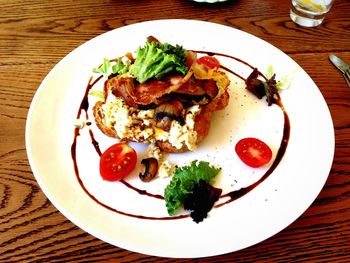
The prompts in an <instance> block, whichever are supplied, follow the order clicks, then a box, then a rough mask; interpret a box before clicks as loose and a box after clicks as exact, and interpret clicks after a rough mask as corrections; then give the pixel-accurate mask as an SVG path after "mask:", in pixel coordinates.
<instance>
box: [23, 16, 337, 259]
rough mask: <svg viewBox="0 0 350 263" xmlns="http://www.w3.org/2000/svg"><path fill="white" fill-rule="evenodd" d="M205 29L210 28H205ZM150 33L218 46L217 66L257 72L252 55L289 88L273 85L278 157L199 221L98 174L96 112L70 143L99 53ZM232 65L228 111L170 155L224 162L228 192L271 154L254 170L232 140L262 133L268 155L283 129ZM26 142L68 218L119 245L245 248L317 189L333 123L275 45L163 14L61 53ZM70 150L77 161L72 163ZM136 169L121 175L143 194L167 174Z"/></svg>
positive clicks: (198, 252)
mask: <svg viewBox="0 0 350 263" xmlns="http://www.w3.org/2000/svg"><path fill="white" fill-rule="evenodd" d="M203 28H205V29H206V34H203V33H202V32H203V30H202V29H203ZM173 32H177V34H174V33H173ZM150 35H152V36H155V37H156V38H158V39H159V40H160V41H162V42H168V43H171V44H179V45H182V46H183V47H184V48H186V49H189V50H197V51H207V52H210V54H213V53H216V54H217V55H216V56H217V58H218V59H219V60H220V62H221V64H222V65H223V66H225V67H226V68H228V69H230V70H231V72H235V73H236V74H237V75H239V76H242V77H243V78H246V77H247V76H248V75H249V74H250V73H251V71H252V68H251V67H249V66H247V64H249V65H251V66H252V67H256V68H258V69H259V70H260V71H261V72H263V73H264V72H267V71H271V70H272V71H273V72H274V73H275V74H276V79H277V80H281V81H282V80H287V82H286V83H287V84H286V85H285V87H287V88H286V89H284V90H282V91H280V95H281V99H282V102H283V104H284V107H285V110H286V112H287V114H288V116H289V119H290V125H291V130H290V138H289V143H288V147H287V149H286V152H285V154H284V156H283V158H282V160H281V162H280V163H279V165H278V166H277V167H276V169H274V171H273V172H272V173H271V174H270V175H269V177H268V178H267V179H266V180H264V181H263V182H262V183H261V184H259V185H258V187H256V188H255V189H254V190H252V191H250V192H249V193H248V194H246V195H244V196H243V197H241V198H239V199H237V200H235V201H234V202H230V203H228V204H226V205H223V206H221V207H217V208H213V209H212V210H211V211H210V212H209V214H208V217H207V218H206V219H205V220H204V221H203V222H201V223H199V224H197V223H195V222H193V220H192V219H191V218H190V217H185V218H179V219H174V218H172V217H170V216H168V214H167V211H166V207H165V203H164V200H162V199H158V198H152V197H150V196H147V195H142V194H140V193H142V191H141V192H140V191H135V190H133V188H130V187H127V186H126V185H125V184H122V183H120V182H113V183H111V182H106V181H103V180H102V179H101V177H100V175H99V170H98V169H99V168H98V165H99V155H98V154H97V152H96V150H95V148H94V145H93V144H92V143H91V133H90V132H89V130H90V131H91V132H92V133H93V134H94V139H95V140H96V141H97V142H98V143H99V147H100V149H101V150H102V151H104V150H105V149H106V148H107V147H109V146H110V145H112V144H113V143H115V142H116V140H114V139H111V138H107V137H106V136H104V135H103V134H102V133H101V132H100V131H99V130H98V129H97V128H96V126H95V124H94V120H93V119H90V121H91V122H92V125H90V126H86V127H85V128H83V129H81V130H80V131H79V133H80V136H78V137H77V138H76V141H75V142H74V129H75V127H74V123H75V120H76V118H77V114H78V110H79V107H80V105H81V102H82V100H83V98H84V94H85V92H86V90H87V86H88V84H89V82H90V81H91V79H90V78H92V81H93V80H95V79H96V78H97V77H98V76H97V75H96V74H93V73H92V69H93V68H95V67H97V66H99V65H100V64H101V62H102V60H103V58H109V59H112V58H116V57H118V56H122V55H124V54H125V53H126V52H129V51H135V50H136V49H137V48H138V47H139V46H143V45H144V43H145V40H146V38H147V37H148V36H150ZM219 54H225V55H227V56H221V55H219ZM233 58H235V59H233ZM242 61H244V62H245V63H242ZM227 74H228V76H229V78H230V80H231V84H230V87H229V91H230V101H229V104H228V106H227V107H226V108H225V109H224V110H222V111H218V112H216V113H215V114H214V115H213V119H212V124H211V129H210V132H209V135H208V136H207V138H206V139H205V140H204V141H203V142H202V143H201V144H200V145H199V147H198V149H197V150H196V151H194V152H190V153H183V154H173V155H172V154H169V155H168V156H167V158H168V160H169V162H171V163H173V164H177V165H186V164H189V163H190V162H191V161H192V160H203V161H208V162H210V163H211V164H213V165H215V166H220V167H221V168H222V171H221V172H220V174H219V175H218V178H217V180H216V183H215V186H216V187H220V188H222V189H223V192H224V193H227V192H230V191H235V190H238V189H240V188H244V187H247V186H249V185H252V184H253V183H254V182H256V181H258V180H259V179H260V178H261V177H262V176H263V174H264V173H266V171H267V170H268V169H269V166H270V165H271V163H269V164H268V165H267V166H265V167H262V168H259V169H253V168H249V167H247V166H245V165H244V164H243V163H242V162H241V161H240V160H239V158H238V157H237V155H236V154H235V151H234V147H235V144H236V142H237V141H238V140H239V139H241V138H244V137H257V138H260V139H261V140H263V141H265V142H266V143H267V144H268V145H270V147H271V149H272V151H273V154H274V157H273V158H275V156H276V153H277V151H278V149H279V147H280V144H281V140H282V136H283V129H284V117H283V113H282V111H281V109H280V108H279V107H277V106H276V105H272V106H270V107H269V106H267V104H266V101H265V99H262V100H258V99H257V98H256V97H254V96H253V95H252V94H250V93H249V92H248V91H247V90H246V89H245V84H244V81H243V80H242V79H240V78H239V77H237V76H236V75H235V74H232V73H230V72H227ZM102 87H103V79H100V80H99V81H97V83H96V84H95V85H94V87H93V89H102ZM93 104H94V98H92V97H90V96H89V109H88V114H89V116H92V114H91V107H92V106H93ZM82 116H83V117H84V116H85V114H82ZM131 146H132V147H134V148H135V149H136V151H137V152H138V163H139V162H140V160H141V159H142V158H143V157H144V156H145V149H146V146H145V145H143V144H138V143H131ZM26 147H27V153H28V158H29V162H30V165H31V167H32V170H33V173H34V175H35V178H36V180H37V181H38V183H39V185H40V187H41V188H42V190H43V191H44V193H45V194H46V195H47V197H48V198H49V199H50V201H51V202H52V203H53V204H54V205H55V206H56V207H57V209H58V210H59V211H61V212H62V214H64V215H65V216H66V217H67V218H68V219H70V220H71V221H72V222H73V223H74V224H76V225H77V226H79V227H81V228H82V229H84V230H85V231H87V232H88V233H90V234H92V235H94V236H96V237H98V238H100V239H101V240H104V241H106V242H109V243H111V244H113V245H115V246H118V247H121V248H124V249H128V250H131V251H135V252H140V253H144V254H149V255H156V256H164V257H180V258H189V257H205V256H213V255H219V254H223V253H228V252H233V251H236V250H239V249H243V248H246V247H249V246H251V245H254V244H256V243H258V242H261V241H262V240H265V239H267V238H269V237H271V236H272V235H274V234H276V233H277V232H279V231H281V230H282V229H284V228H285V227H287V226H288V225H289V224H291V223H292V222H293V221H294V220H296V219H297V218H298V217H299V216H300V215H301V214H302V213H303V212H304V211H305V210H306V209H307V208H308V207H309V206H310V205H311V203H312V202H313V201H314V200H315V198H316V197H317V195H318V194H319V192H320V191H321V189H322V187H323V185H324V183H325V181H326V179H327V176H328V174H329V171H330V168H331V165H332V160H333V154H334V130H333V124H332V119H331V116H330V113H329V110H328V107H327V104H326V103H325V101H324V98H323V97H322V95H321V93H320V91H319V89H318V88H317V86H316V85H315V83H314V82H313V81H312V80H311V78H310V77H309V76H308V75H307V74H306V73H305V71H304V70H303V69H302V68H301V67H300V66H298V65H297V64H296V63H295V62H294V61H293V60H292V59H291V58H289V57H288V56H287V55H286V54H284V53H283V52H281V51H280V50H278V49H277V48H275V47H273V46H272V45H270V44H268V43H267V42H265V41H263V40H261V39H259V38H257V37H254V36H252V35H250V34H247V33H245V32H243V31H240V30H236V29H233V28H230V27H227V26H223V25H218V24H213V23H208V22H202V21H193V20H161V21H149V22H143V23H139V24H133V25H129V26H125V27H121V28H118V29H115V30H112V31H110V32H107V33H105V34H102V35H100V36H98V37H96V38H94V39H92V40H90V41H88V42H86V43H84V44H83V45H81V46H80V47H78V48H77V49H75V50H74V51H72V52H71V53H70V54H68V55H67V56H66V57H65V58H63V59H62V60H61V61H60V62H59V63H58V64H57V65H56V66H55V67H54V68H53V69H52V70H51V72H50V73H49V74H48V75H47V76H46V78H45V79H44V81H43V82H42V84H41V85H40V87H39V89H38V91H37V93H36V94H35V96H34V98H33V102H32V104H31V107H30V110H29V113H28V118H27V126H26ZM315 149H321V150H317V151H315ZM72 151H73V155H72ZM310 151H312V154H309V152H310ZM74 155H75V156H76V164H77V167H74V162H73V159H74V158H72V157H74ZM75 168H76V169H75ZM140 170H141V167H140V164H138V165H137V167H136V169H135V171H134V173H133V174H131V175H130V176H129V177H128V179H127V180H126V181H127V183H129V184H131V185H132V186H133V187H135V188H137V189H140V190H145V191H147V192H148V193H150V194H155V195H163V191H164V187H165V186H166V184H167V183H168V182H169V180H170V179H169V178H167V179H156V180H154V181H152V182H150V183H147V184H146V183H142V182H141V181H140V180H139V179H138V173H139V172H140ZM78 179H79V180H78ZM224 201H225V200H220V201H218V202H224ZM181 213H184V214H186V212H181Z"/></svg>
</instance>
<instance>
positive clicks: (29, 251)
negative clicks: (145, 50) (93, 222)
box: [0, 0, 350, 262]
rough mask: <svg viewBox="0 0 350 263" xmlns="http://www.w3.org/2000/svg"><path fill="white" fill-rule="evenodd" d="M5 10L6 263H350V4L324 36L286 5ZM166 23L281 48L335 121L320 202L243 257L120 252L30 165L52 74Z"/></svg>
mask: <svg viewBox="0 0 350 263" xmlns="http://www.w3.org/2000/svg"><path fill="white" fill-rule="evenodd" d="M0 6H1V7H0V70H1V74H0V262H350V252H349V251H350V88H349V87H347V86H346V83H345V80H344V79H343V77H342V75H341V74H340V72H339V71H337V70H336V69H335V68H334V66H332V65H331V64H330V62H329V60H328V55H329V54H330V53H334V54H337V55H340V56H341V57H342V58H343V59H344V60H346V61H348V62H350V1H349V0H336V1H335V4H334V6H333V8H332V9H331V12H330V13H329V14H328V15H327V17H326V20H325V21H324V23H323V24H322V25H320V26H319V27H316V28H305V27H300V26H298V25H296V24H294V23H293V22H292V21H291V20H290V17H289V7H290V1H288V0H286V1H280V0H265V1H261V0H231V1H227V2H224V3H219V4H200V3H196V2H192V1H189V0H155V1H146V0H124V1H112V0H109V1H108V0H106V1H102V0H94V1H92V0H84V1H68V0H50V1H48V0H43V1H35V0H28V1H19V0H11V1H5V0H0ZM167 18H182V19H197V20H205V21H211V22H215V23H220V24H224V25H227V26H231V27H233V28H237V29H241V30H244V31H246V32H248V33H251V34H253V35H255V36H257V37H259V38H261V39H263V40H266V41H267V42H269V43H271V44H273V45H274V46H276V47H277V48H279V49H281V50H282V51H284V52H285V53H287V54H288V55H289V56H290V57H291V58H293V59H294V60H295V61H296V62H297V63H298V64H299V65H300V66H301V67H302V68H304V69H305V71H306V72H307V73H308V74H309V75H310V76H311V78H312V79H313V80H314V81H315V83H316V84H317V86H318V88H319V89H320V91H321V92H322V94H323V96H324V97H325V100H326V102H327V104H328V106H329V109H330V112H331V115H332V118H333V123H334V129H335V143H336V145H335V146H336V148H335V155H334V163H333V166H332V169H331V171H330V175H329V178H328V180H327V182H326V185H325V186H324V188H323V189H322V191H321V193H320V194H319V196H318V197H317V199H316V200H315V201H314V202H313V204H312V206H311V207H310V208H309V209H308V210H307V211H306V212H305V213H304V214H303V215H302V216H301V217H300V218H299V219H297V220H296V221H295V222H294V223H292V224H291V225H290V226H288V227H287V228H286V229H284V230H283V231H281V232H280V233H278V234H276V235H274V236H273V237H271V238H269V239H267V240H265V241H263V242H261V243H259V244H256V245H254V246H252V247H249V248H246V249H244V250H241V251H237V252H233V253H229V254H225V255H220V256H215V257H210V258H201V259H182V260H176V259H171V258H159V257H152V256H148V255H143V254H138V253H134V252H130V251H126V250H123V249H121V248H118V247H114V246H112V245H110V244H108V243H105V242H103V241H101V240H99V239H96V238H95V237H93V236H91V235H90V234H87V233H86V232H84V231H83V230H81V229H80V228H78V227H77V226H75V225H74V224H73V223H71V222H70V221H69V220H67V219H66V218H65V217H64V216H63V215H62V214H61V213H60V212H59V211H58V210H57V209H56V208H55V207H54V206H53V205H52V204H51V203H50V201H49V200H48V199H47V198H46V196H45V195H44V193H43V192H42V191H41V189H40V187H39V186H38V184H37V182H36V180H35V178H34V176H33V174H32V171H31V167H30V166H29V163H28V160H27V155H26V148H25V138H24V134H25V122H26V118H27V113H28V109H29V107H30V104H31V101H32V98H33V96H34V94H35V92H36V90H37V88H38V86H39V85H40V83H41V81H42V80H43V79H44V77H45V76H46V75H47V74H48V72H49V71H50V70H51V69H52V67H53V66H54V65H55V64H56V63H57V62H58V61H59V60H61V59H62V58H63V57H64V56H66V55H67V54H68V53H69V52H70V51H72V50H73V49H75V48H76V47H78V46H79V45H81V44H83V43H84V42H85V41H87V40H89V39H91V38H93V37H95V36H98V35H99V34H101V33H104V32H106V31H109V30H112V29H115V28H118V27H121V26H124V25H129V24H134V23H137V22H141V21H147V20H154V19H167ZM180 33H181V32H180ZM203 34H205V32H204V31H203ZM48 147H50V146H49V145H48ZM308 150H309V152H310V155H312V154H315V153H316V152H318V151H321V150H322V149H308ZM233 238H234V237H233ZM228 242H229V240H228Z"/></svg>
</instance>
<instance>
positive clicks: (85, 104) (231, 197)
mask: <svg viewBox="0 0 350 263" xmlns="http://www.w3.org/2000/svg"><path fill="white" fill-rule="evenodd" d="M195 52H197V53H202V54H207V55H209V56H214V55H216V56H221V57H226V58H230V59H232V60H235V61H237V62H239V63H241V64H243V65H245V66H248V67H250V68H251V69H254V67H253V66H252V65H250V64H248V63H247V62H245V61H243V60H241V59H239V58H236V57H233V56H230V55H226V54H222V53H214V52H207V51H195ZM222 69H223V70H225V71H227V72H229V73H230V74H233V75H235V76H236V77H238V78H240V79H242V80H244V81H245V78H244V77H242V76H240V75H239V74H238V73H236V72H234V71H232V70H230V69H229V68H227V67H223V66H222ZM259 75H260V76H261V77H263V78H264V79H265V80H266V77H265V76H264V74H262V73H261V72H259ZM101 78H102V76H100V77H98V78H97V79H95V80H94V81H92V78H90V80H89V83H88V85H87V87H86V91H85V94H84V97H83V99H82V101H81V104H80V107H79V110H78V113H77V119H79V118H80V116H81V113H82V112H83V111H84V112H85V117H86V119H87V120H88V119H89V116H88V109H89V100H88V94H89V91H90V89H91V88H92V87H93V86H94V85H95V84H96V83H97V82H98V81H99V80H100V79H101ZM273 103H274V104H275V105H277V106H278V107H279V108H280V109H281V110H282V112H283V116H284V127H283V136H282V139H281V142H280V146H279V149H278V151H277V154H276V157H275V159H274V161H273V163H272V164H271V166H270V168H269V169H268V170H267V171H266V172H265V174H264V175H263V176H262V177H261V178H260V179H259V180H258V181H256V182H255V183H253V184H251V185H249V186H247V187H243V188H241V189H239V190H234V191H231V192H228V193H224V194H222V195H221V196H220V199H223V198H225V199H228V200H226V201H224V202H222V203H218V204H216V205H215V206H214V208H218V207H221V206H223V205H226V204H229V203H231V202H233V201H235V200H237V199H239V198H241V197H243V196H244V195H246V194H248V193H249V192H251V191H252V190H253V189H255V188H256V187H257V186H258V185H260V184H261V183H262V182H263V181H265V180H266V179H267V178H268V177H269V176H270V175H271V174H272V173H273V171H274V170H275V169H276V167H277V166H278V165H279V163H280V162H281V160H282V158H283V156H284V154H285V152H286V149H287V146H288V141H289V136H290V121H289V117H288V114H287V112H286V110H285V108H284V106H283V103H282V100H281V98H280V96H279V95H278V96H277V98H276V99H275V100H274V102H273ZM79 131H80V129H79V128H78V127H76V128H75V129H74V140H73V143H72V146H71V156H72V160H73V164H74V171H75V175H76V177H77V180H78V182H79V184H80V186H81V188H82V189H83V190H84V192H85V193H86V194H87V195H88V196H89V197H90V198H91V199H92V200H93V201H94V202H96V203H97V204H99V205H101V206H102V207H104V208H106V209H108V210H110V211H112V212H115V213H118V214H121V215H125V216H129V217H134V218H139V219H148V220H174V219H181V218H186V217H189V214H182V215H178V216H166V217H152V216H144V215H139V214H131V213H127V212H124V211H120V210H117V209H115V208H113V207H110V206H108V205H106V204H104V203H102V202H101V201H99V200H98V199H97V198H96V197H95V196H94V195H92V194H91V193H90V192H89V190H88V189H87V188H86V187H85V185H84V182H83V181H82V180H81V178H80V175H79V167H78V163H77V158H76V157H77V156H76V147H77V141H78V137H79V136H80V133H79ZM89 135H90V138H91V144H92V145H93V147H94V148H95V150H96V152H97V154H98V155H99V156H101V154H102V153H101V150H100V147H99V143H98V142H97V141H96V139H95V137H94V134H93V131H92V130H91V128H89ZM121 183H123V184H124V185H125V186H126V187H128V188H129V189H130V190H132V191H135V192H137V193H138V194H139V195H142V196H147V197H151V198H156V199H161V200H162V199H164V197H163V196H161V195H156V194H152V193H149V192H147V191H146V190H143V189H138V188H137V187H135V186H133V185H131V184H130V183H128V182H126V181H125V180H121Z"/></svg>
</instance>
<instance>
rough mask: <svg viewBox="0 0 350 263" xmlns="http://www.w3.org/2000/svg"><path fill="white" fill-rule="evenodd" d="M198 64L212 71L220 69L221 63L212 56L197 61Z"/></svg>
mask: <svg viewBox="0 0 350 263" xmlns="http://www.w3.org/2000/svg"><path fill="white" fill-rule="evenodd" d="M197 63H198V64H202V65H204V66H206V67H207V68H210V69H216V68H220V62H219V60H217V59H216V58H214V57H212V56H204V57H200V58H198V59H197Z"/></svg>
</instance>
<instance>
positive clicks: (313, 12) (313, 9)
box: [290, 0, 334, 27]
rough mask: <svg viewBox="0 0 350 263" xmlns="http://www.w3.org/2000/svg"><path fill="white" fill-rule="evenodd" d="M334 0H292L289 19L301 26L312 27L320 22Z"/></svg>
mask: <svg viewBox="0 0 350 263" xmlns="http://www.w3.org/2000/svg"><path fill="white" fill-rule="evenodd" d="M333 2H334V0H292V7H291V9H290V17H291V19H292V20H293V21H294V22H295V23H297V24H298V25H301V26H307V27H314V26H318V25H320V24H321V23H322V21H323V19H324V18H325V16H326V14H327V13H328V11H329V10H330V9H331V7H332V4H333Z"/></svg>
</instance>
